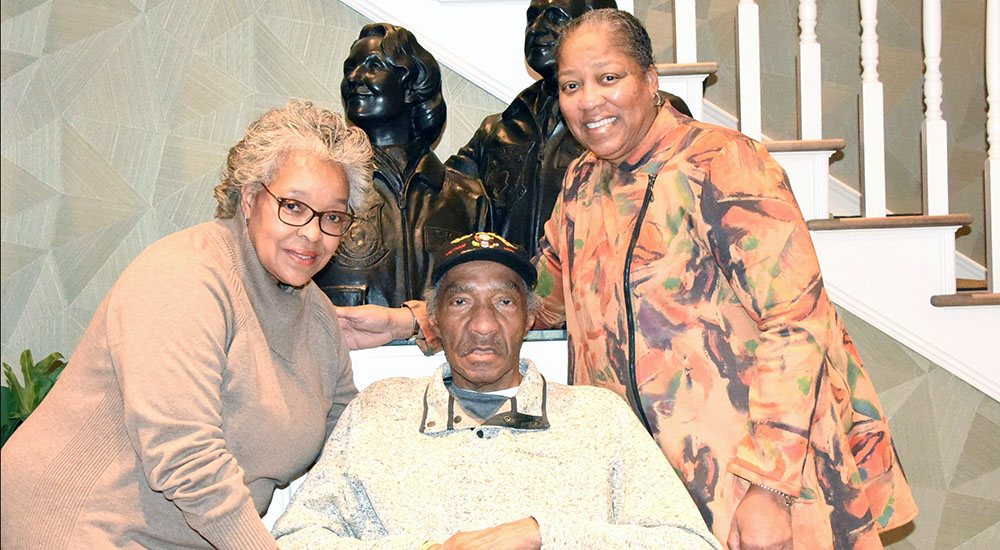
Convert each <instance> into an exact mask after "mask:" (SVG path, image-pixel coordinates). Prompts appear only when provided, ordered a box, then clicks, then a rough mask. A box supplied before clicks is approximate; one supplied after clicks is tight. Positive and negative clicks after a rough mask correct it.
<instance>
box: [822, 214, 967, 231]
mask: <svg viewBox="0 0 1000 550" xmlns="http://www.w3.org/2000/svg"><path fill="white" fill-rule="evenodd" d="M971 223H972V215H971V214H946V215H943V216H888V217H885V218H861V217H858V218H830V219H828V220H809V221H808V222H806V225H808V226H809V229H811V230H813V231H836V230H842V229H891V228H903V227H944V226H950V225H954V226H957V227H961V226H963V225H969V224H971Z"/></svg>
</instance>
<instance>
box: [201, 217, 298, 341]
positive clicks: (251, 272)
mask: <svg viewBox="0 0 1000 550" xmlns="http://www.w3.org/2000/svg"><path fill="white" fill-rule="evenodd" d="M218 222H219V223H220V224H221V225H222V226H223V227H224V228H225V229H227V230H228V231H229V233H230V235H231V236H232V240H233V243H234V245H235V249H234V250H233V253H234V260H235V263H236V270H237V273H238V274H239V277H240V282H241V283H242V284H243V287H244V288H245V289H246V292H247V296H248V297H249V298H250V304H251V305H252V306H253V309H254V312H255V313H256V314H257V319H258V321H259V322H260V326H261V329H262V330H263V332H264V338H265V339H266V340H267V345H268V347H270V348H271V349H272V350H274V352H275V353H277V354H278V355H280V356H281V357H282V358H283V359H285V360H286V361H291V360H292V355H293V353H294V351H295V349H294V348H295V340H296V338H295V335H296V334H297V333H299V332H300V331H302V330H304V329H305V321H307V319H306V317H305V315H306V296H305V292H304V290H305V289H304V288H302V289H293V288H291V287H288V286H287V285H283V284H280V283H278V281H277V280H276V279H275V278H274V277H272V276H271V274H270V273H268V272H267V270H266V269H264V265H263V264H261V263H260V259H259V258H258V257H257V251H256V250H255V249H254V247H253V243H252V242H251V241H250V233H249V231H248V230H247V226H246V223H245V222H244V220H243V216H242V214H241V213H240V212H237V214H236V215H235V216H233V217H232V218H230V219H227V220H218ZM309 284H310V285H311V284H312V282H311V281H310V282H309Z"/></svg>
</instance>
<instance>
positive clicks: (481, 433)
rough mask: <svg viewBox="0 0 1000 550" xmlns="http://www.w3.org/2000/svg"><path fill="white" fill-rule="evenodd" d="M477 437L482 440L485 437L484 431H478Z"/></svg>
mask: <svg viewBox="0 0 1000 550" xmlns="http://www.w3.org/2000/svg"><path fill="white" fill-rule="evenodd" d="M476 435H478V436H479V437H480V439H481V438H482V437H483V431H482V430H479V431H477V432H476Z"/></svg>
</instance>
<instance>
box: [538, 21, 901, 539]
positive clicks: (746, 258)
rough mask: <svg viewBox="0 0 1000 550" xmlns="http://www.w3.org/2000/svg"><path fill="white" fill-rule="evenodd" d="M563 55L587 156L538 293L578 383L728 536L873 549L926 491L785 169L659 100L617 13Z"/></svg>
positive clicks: (574, 125)
mask: <svg viewBox="0 0 1000 550" xmlns="http://www.w3.org/2000/svg"><path fill="white" fill-rule="evenodd" d="M557 56H558V60H559V85H560V108H561V109H562V112H563V116H564V117H565V119H566V121H567V123H568V124H569V127H570V130H571V131H572V132H573V134H574V135H575V136H576V137H577V139H578V140H579V141H580V142H581V143H582V144H584V145H585V146H587V148H588V149H589V152H588V153H587V154H585V155H583V156H582V157H581V158H580V159H578V160H577V161H576V162H575V163H574V164H573V165H571V166H570V168H569V170H568V171H567V174H566V178H565V179H564V182H563V190H562V195H561V197H560V199H559V200H558V201H557V203H556V207H555V210H554V211H553V214H552V217H551V218H550V220H549V222H548V224H547V225H546V227H545V236H544V237H543V239H542V243H541V248H540V252H539V255H540V257H539V258H538V260H537V261H538V266H539V283H538V292H539V294H540V295H541V296H542V298H543V311H542V313H541V314H540V317H541V318H542V320H543V321H544V322H545V323H546V324H548V325H558V324H560V323H562V322H563V321H565V322H566V328H567V332H568V334H569V340H570V364H571V369H570V372H571V373H573V375H572V376H573V383H576V384H592V385H597V386H603V387H607V388H610V389H612V390H615V391H616V392H618V393H619V394H620V395H622V396H623V397H625V398H626V399H627V400H628V401H629V402H630V403H631V404H632V406H633V408H634V409H635V411H636V413H637V414H638V415H639V417H640V418H641V419H642V420H643V421H644V423H645V424H646V427H647V428H648V429H649V431H650V433H651V434H652V435H653V437H654V438H655V439H656V441H657V442H658V443H659V445H660V447H661V448H662V449H663V452H664V454H666V456H667V458H668V459H669V460H670V462H671V464H673V466H674V468H675V469H676V470H677V471H678V472H679V474H680V476H681V478H682V479H683V480H684V482H685V484H686V485H687V488H688V490H689V491H690V493H691V495H692V496H693V497H694V499H695V501H696V502H697V504H698V506H699V507H700V509H701V512H702V514H703V516H704V517H705V520H706V521H707V523H708V524H709V526H710V527H711V528H712V530H713V531H714V532H715V534H716V536H718V537H719V538H720V540H722V541H723V542H728V543H729V546H730V548H733V549H739V548H741V547H742V548H746V547H757V546H760V547H764V548H792V547H794V548H796V549H800V548H801V549H807V548H808V549H810V550H815V549H824V548H836V549H846V548H851V549H858V548H881V543H880V541H879V537H878V532H879V531H882V530H885V529H889V528H892V527H895V526H898V525H901V524H903V523H906V522H908V521H910V520H911V519H912V518H913V517H914V515H915V514H916V506H915V504H914V502H913V499H912V496H911V495H910V490H909V487H908V485H907V483H906V480H905V478H904V477H903V472H902V470H901V468H900V466H899V462H898V458H897V456H896V452H895V449H894V447H893V445H892V440H891V438H890V435H889V428H888V425H887V424H886V420H885V416H884V414H883V412H882V409H881V406H880V405H879V403H878V398H877V395H876V393H875V390H874V388H873V387H872V384H871V381H870V379H869V377H868V374H867V372H866V371H865V369H864V367H863V366H862V364H861V361H860V358H859V357H858V354H857V351H856V350H855V348H854V345H853V344H852V342H851V340H850V338H849V337H848V335H847V333H846V331H845V330H844V327H843V325H842V324H841V322H840V319H839V318H838V316H837V312H836V310H835V309H834V307H833V304H832V303H831V302H830V299H829V297H828V295H827V293H826V291H825V289H824V288H823V279H822V276H821V274H820V269H819V263H818V261H817V259H816V253H815V250H814V249H813V244H812V241H811V239H810V237H809V231H808V229H807V227H806V224H805V221H804V220H803V218H802V214H801V213H800V212H799V209H798V206H797V205H796V202H795V198H794V197H793V195H792V191H791V188H790V187H789V185H788V181H787V177H786V175H785V174H784V172H783V171H782V169H781V167H780V166H779V165H778V163H777V162H776V161H775V160H774V159H773V158H772V157H771V156H770V155H769V154H768V153H767V151H766V150H765V149H764V148H763V146H761V145H760V144H759V143H757V142H755V141H753V140H751V139H750V138H748V137H746V136H744V135H742V134H740V133H738V132H734V131H731V130H727V129H724V128H720V127H716V126H711V125H708V124H703V123H700V122H697V121H695V120H693V119H691V118H688V117H686V116H684V115H682V114H680V113H678V112H677V111H676V110H674V109H673V108H671V107H670V106H669V105H668V104H664V102H663V101H662V99H661V96H659V95H658V94H657V79H656V72H655V68H654V66H653V64H652V54H651V48H650V47H649V39H648V35H646V33H645V30H644V29H643V28H642V26H641V24H640V23H639V22H638V21H637V20H635V18H634V17H632V16H631V15H628V14H627V13H625V12H620V11H614V10H598V11H594V12H591V13H589V14H587V15H584V16H583V17H581V18H579V19H577V20H575V21H574V22H573V23H572V24H571V26H570V27H568V28H567V29H566V30H565V31H564V33H563V35H562V38H561V41H560V43H559V46H558V51H557Z"/></svg>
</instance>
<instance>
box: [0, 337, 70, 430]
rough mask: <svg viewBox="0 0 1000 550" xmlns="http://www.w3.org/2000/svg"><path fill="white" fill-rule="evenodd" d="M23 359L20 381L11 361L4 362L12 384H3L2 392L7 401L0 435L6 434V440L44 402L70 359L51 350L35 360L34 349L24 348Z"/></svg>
mask: <svg viewBox="0 0 1000 550" xmlns="http://www.w3.org/2000/svg"><path fill="white" fill-rule="evenodd" d="M20 359H21V360H20V363H21V380H20V381H19V380H18V379H17V376H15V375H14V369H13V368H11V366H10V365H8V364H7V363H4V364H3V371H4V372H3V374H4V378H5V379H6V380H7V384H8V387H3V389H2V392H0V394H2V396H0V397H2V405H3V411H2V413H0V421H2V427H0V432H2V434H0V435H2V441H3V443H6V442H7V438H9V437H10V436H11V434H13V433H14V430H16V429H17V427H18V426H20V425H21V423H22V422H24V419H26V418H28V415H30V414H31V413H32V411H34V410H35V407H37V406H38V404H39V403H41V402H42V399H44V398H45V396H46V395H47V394H48V393H49V390H51V389H52V387H53V386H54V385H55V383H56V380H57V379H58V378H59V375H60V374H61V373H62V371H63V369H64V368H65V367H66V360H65V359H64V358H63V356H62V354H61V353H58V352H57V353H50V354H49V355H47V356H46V357H45V358H44V359H42V360H41V361H39V362H38V363H35V361H34V358H33V357H32V355H31V351H30V350H24V352H23V353H21V358H20ZM22 382H23V385H22Z"/></svg>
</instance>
